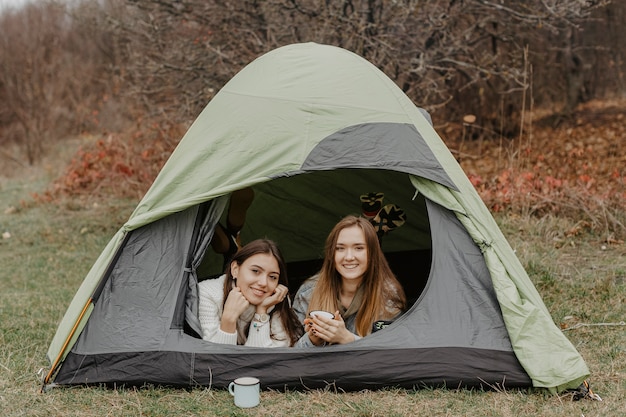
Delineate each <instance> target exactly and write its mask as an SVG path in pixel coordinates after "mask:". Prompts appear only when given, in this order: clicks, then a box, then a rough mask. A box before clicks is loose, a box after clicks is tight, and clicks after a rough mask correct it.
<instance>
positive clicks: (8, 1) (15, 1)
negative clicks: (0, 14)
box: [0, 0, 37, 10]
mask: <svg viewBox="0 0 626 417" xmlns="http://www.w3.org/2000/svg"><path fill="white" fill-rule="evenodd" d="M31 1H37V0H0V10H4V9H5V8H7V7H12V8H19V7H20V6H23V5H24V4H26V3H29V2H31Z"/></svg>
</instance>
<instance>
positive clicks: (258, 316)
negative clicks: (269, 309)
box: [253, 312, 270, 324]
mask: <svg viewBox="0 0 626 417" xmlns="http://www.w3.org/2000/svg"><path fill="white" fill-rule="evenodd" d="M253 320H254V321H256V322H257V323H261V324H265V323H267V322H268V321H270V316H269V314H267V313H266V312H264V313H259V312H257V313H254V318H253Z"/></svg>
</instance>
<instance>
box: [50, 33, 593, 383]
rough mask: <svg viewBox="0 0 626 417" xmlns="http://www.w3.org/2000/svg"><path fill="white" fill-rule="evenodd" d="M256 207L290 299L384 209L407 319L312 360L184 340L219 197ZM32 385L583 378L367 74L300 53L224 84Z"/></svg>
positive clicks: (500, 244)
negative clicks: (336, 241)
mask: <svg viewBox="0 0 626 417" xmlns="http://www.w3.org/2000/svg"><path fill="white" fill-rule="evenodd" d="M247 187H250V188H252V189H253V191H254V195H255V197H254V200H253V202H252V204H251V206H250V208H249V210H248V212H247V214H246V223H245V225H244V227H243V229H242V230H241V239H242V241H243V242H248V241H250V240H253V239H256V238H259V237H266V238H269V239H272V240H274V241H276V242H277V243H278V245H279V246H280V248H281V251H282V253H283V255H284V256H285V259H286V262H287V270H288V274H289V280H290V291H291V292H292V294H293V293H295V292H296V290H297V288H298V285H299V284H300V283H301V282H302V281H303V280H304V279H306V278H307V277H308V276H310V275H312V274H314V273H315V272H317V270H318V268H319V267H320V265H321V262H322V256H323V245H324V241H325V239H326V236H327V234H328V232H329V231H330V230H331V228H332V227H333V226H334V224H335V223H336V222H337V221H338V220H339V219H340V218H342V217H344V216H345V215H347V214H357V215H358V214H360V212H361V206H360V199H359V196H360V195H362V194H366V193H369V192H382V193H384V199H385V200H384V201H385V203H394V204H396V205H398V206H400V207H401V208H402V209H403V210H404V211H405V213H406V216H407V221H406V223H405V224H404V225H403V226H402V227H400V228H398V229H397V230H394V231H393V232H391V233H390V234H389V235H388V236H385V237H384V238H383V241H382V248H383V251H384V253H385V256H386V257H387V259H388V260H389V263H390V265H391V267H392V269H393V271H394V273H395V274H396V275H397V276H398V279H399V281H400V282H401V284H402V285H403V286H404V288H405V291H406V293H407V296H408V299H409V300H410V305H409V308H408V310H407V311H406V312H405V313H404V314H403V315H402V316H401V317H400V318H399V319H397V320H396V321H395V322H394V323H393V324H391V325H390V326H389V327H387V328H385V329H383V330H380V331H378V332H376V333H374V334H372V335H370V336H367V337H364V338H363V339H361V340H359V341H356V342H354V343H350V344H346V345H336V346H330V347H326V348H323V349H298V348H276V349H261V348H249V347H246V346H230V345H219V344H215V343H210V342H206V341H204V340H202V339H201V338H200V332H201V330H200V328H199V325H198V318H197V282H198V281H200V280H203V279H212V278H213V277H215V276H217V275H219V274H220V273H222V272H223V271H222V267H223V259H222V257H221V255H218V254H215V253H214V252H213V251H212V250H211V248H210V245H209V242H210V239H211V237H212V234H213V231H214V229H215V227H216V224H217V222H218V221H219V222H221V223H222V224H225V222H226V216H227V213H226V212H227V205H228V204H227V202H228V197H229V195H230V193H232V192H234V191H236V190H240V189H244V188H247ZM48 358H49V360H50V363H51V366H50V370H49V372H48V374H47V376H46V377H45V378H44V381H43V382H44V385H46V386H54V385H74V384H110V385H116V386H120V385H143V384H146V383H150V384H167V385H174V386H184V387H194V386H211V387H226V386H227V385H228V383H229V382H230V381H232V380H233V379H235V378H237V377H239V376H242V375H249V376H250V375H252V376H256V377H258V378H259V379H260V380H261V384H262V386H263V387H265V388H268V387H269V388H275V389H285V388H294V389H306V388H315V387H324V386H326V385H327V384H334V386H335V387H337V388H340V389H345V390H353V389H363V388H377V387H385V386H400V387H409V388H414V387H415V388H419V387H423V386H448V387H454V388H457V387H459V386H467V387H484V388H493V387H501V388H510V387H537V388H546V389H548V390H550V391H553V392H558V391H561V390H564V389H568V388H576V387H577V386H578V385H579V384H580V383H581V382H582V381H583V380H584V379H585V378H586V377H587V376H588V375H589V370H588V368H587V366H586V364H585V362H584V360H583V359H582V357H581V356H580V354H579V353H578V352H577V351H576V349H575V348H574V346H573V345H572V344H571V343H570V342H569V341H568V340H567V338H566V337H565V336H564V335H563V333H562V332H561V331H560V330H559V329H558V328H557V327H556V326H555V324H554V322H553V320H552V319H551V317H550V314H549V312H548V310H547V308H546V307H545V305H544V304H543V302H542V300H541V297H540V296H539V293H538V292H537V290H536V289H535V288H534V286H533V285H532V282H531V281H530V279H529V277H528V275H527V274H526V272H525V271H524V269H523V266H522V265H521V264H520V262H519V260H518V259H517V258H516V256H515V253H514V251H513V249H512V248H511V247H510V245H509V244H508V243H507V242H506V239H505V238H504V236H503V235H502V233H501V232H500V230H499V229H498V226H497V224H496V223H495V221H494V219H493V218H492V217H491V215H490V214H489V211H488V210H487V208H486V207H485V205H484V204H483V203H482V201H481V200H480V197H479V196H478V194H477V192H476V190H475V189H474V188H473V186H472V185H471V183H470V182H469V180H468V179H467V176H466V175H465V174H464V173H463V171H462V170H461V168H460V166H459V165H458V163H457V162H456V161H455V159H454V157H453V156H452V155H451V153H450V152H449V150H448V149H447V147H446V146H445V144H444V143H443V141H442V140H441V139H440V138H439V136H438V135H437V133H436V132H435V130H434V129H433V126H432V122H431V120H430V117H429V116H428V114H427V113H426V112H425V111H424V110H423V109H420V108H418V107H416V106H415V105H414V104H413V103H412V102H411V101H410V100H409V98H408V97H406V95H404V93H403V92H402V91H401V90H400V89H399V88H398V87H397V86H396V85H395V84H394V83H393V82H392V81H391V80H390V79H389V78H388V77H386V76H385V75H384V74H383V73H382V72H381V71H380V70H378V69H377V68H376V67H374V66H373V65H371V64H370V63H369V62H367V61H365V60H364V59H362V58H361V57H358V56H357V55H355V54H353V53H351V52H348V51H345V50H343V49H341V48H337V47H332V46H328V45H318V44H313V43H307V44H295V45H288V46H285V47H282V48H278V49H277V50H275V51H271V52H269V53H267V54H265V55H263V56H261V57H259V58H258V59H257V60H255V61H254V62H252V63H251V64H250V65H248V66H247V67H245V68H244V69H243V70H242V71H241V72H240V73H239V74H237V75H236V76H235V77H234V78H233V79H232V80H231V81H229V83H227V84H226V86H224V88H223V89H222V90H221V91H220V92H219V93H218V94H217V95H216V96H215V97H214V98H213V99H212V100H211V102H210V103H209V104H208V105H207V107H206V108H205V109H204V110H203V112H202V113H201V114H200V115H199V116H198V118H197V119H196V121H195V122H194V123H193V125H192V126H191V127H190V128H189V130H188V132H187V133H186V134H185V136H184V137H183V139H182V140H181V142H180V143H179V145H178V147H177V148H176V150H175V151H174V153H173V154H172V155H171V157H170V158H169V160H168V161H167V163H166V164H165V166H164V167H163V169H162V170H161V172H160V173H159V175H158V177H157V178H156V179H155V181H154V183H153V184H152V186H151V188H150V190H149V191H148V192H147V193H146V195H145V196H144V198H143V199H142V200H141V202H140V203H139V204H138V206H137V208H136V209H135V211H134V212H133V214H132V215H131V216H130V218H129V219H128V221H127V222H126V223H125V224H124V225H123V226H122V227H121V228H120V230H119V231H118V232H117V233H116V234H115V235H114V236H113V238H112V239H111V241H110V242H109V244H108V245H107V246H106V247H105V248H104V250H103V252H102V253H101V255H100V257H99V258H98V259H97V260H96V262H95V263H94V265H93V267H92V269H91V270H90V271H89V273H88V274H87V276H86V277H85V279H84V281H83V283H82V284H81V286H80V288H79V289H78V290H77V293H76V295H75V296H74V298H73V300H72V302H71V303H70V306H69V307H68V309H67V312H66V314H65V316H64V317H63V320H62V321H61V323H60V324H59V328H58V330H57V332H56V333H55V335H54V338H53V340H52V341H51V344H50V347H49V349H48Z"/></svg>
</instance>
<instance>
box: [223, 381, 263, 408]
mask: <svg viewBox="0 0 626 417" xmlns="http://www.w3.org/2000/svg"><path fill="white" fill-rule="evenodd" d="M228 392H230V395H232V396H233V397H235V405H236V406H237V407H241V408H250V407H256V406H257V405H259V402H260V400H261V394H260V382H259V380H258V379H257V378H253V377H251V376H244V377H241V378H237V379H235V380H234V381H233V382H231V383H230V384H228Z"/></svg>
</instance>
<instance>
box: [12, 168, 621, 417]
mask: <svg viewBox="0 0 626 417" xmlns="http://www.w3.org/2000/svg"><path fill="white" fill-rule="evenodd" d="M45 183H46V178H45V176H44V177H31V178H27V179H26V180H18V179H11V180H3V181H2V182H0V233H4V232H9V233H10V234H11V237H10V238H5V239H0V410H2V415H3V416H80V417H87V416H99V417H100V416H165V415H176V416H196V415H207V416H265V415H272V416H275V417H278V416H325V417H327V416H339V415H340V416H415V415H429V416H522V415H524V416H530V415H533V416H534V415H540V416H564V415H567V416H581V415H584V416H622V415H624V414H626V402H625V398H626V382H624V381H625V379H626V327H624V326H605V325H597V324H601V323H618V322H621V321H624V320H626V247H625V245H624V244H618V245H607V244H606V243H603V239H602V238H601V237H600V236H596V235H594V234H593V233H591V232H585V233H582V234H579V235H577V236H567V235H566V234H565V233H564V232H563V231H564V230H570V229H571V228H572V227H573V225H572V224H570V223H571V222H570V221H568V220H563V219H560V218H556V217H545V218H542V219H536V218H523V217H515V216H504V215H499V217H498V218H497V220H498V222H499V223H500V225H501V227H502V230H503V232H504V233H505V235H506V236H507V237H508V238H509V241H510V243H511V245H512V246H513V248H514V249H515V251H516V253H517V255H518V257H519V258H520V260H521V261H522V263H523V264H524V265H525V266H526V268H527V270H528V272H529V274H530V275H531V278H532V280H533V282H534V283H535V285H536V286H537V288H538V290H539V292H540V293H541V295H542V296H543V297H544V300H545V302H546V305H547V307H548V309H549V310H550V311H551V312H552V315H553V318H554V320H555V322H556V323H557V324H560V325H562V326H567V327H569V328H570V329H571V330H566V335H567V336H568V338H569V339H570V340H571V341H572V343H573V344H574V345H575V346H576V347H577V348H578V350H579V351H580V353H581V354H582V355H583V357H584V358H585V360H586V361H587V364H588V366H589V367H590V369H591V372H592V376H591V378H590V382H591V384H592V388H593V389H594V391H595V392H597V393H598V394H599V395H601V396H602V398H603V399H604V401H602V402H595V401H589V400H584V401H576V402H574V401H571V396H569V395H550V394H546V393H544V392H536V391H532V390H511V391H505V390H494V391H488V392H484V391H477V390H463V389H461V390H457V389H448V390H445V389H422V390H404V389H395V388H388V389H384V390H379V391H361V392H350V393H344V392H337V391H336V390H334V389H333V387H332V386H329V387H327V388H326V389H325V390H311V391H303V392H298V391H289V392H277V391H264V392H263V393H262V396H261V404H260V405H259V406H258V407H256V408H254V409H250V410H241V409H238V408H236V407H235V406H234V404H233V401H232V398H231V396H230V394H229V393H228V392H227V391H224V390H216V389H209V388H196V389H191V390H182V389H170V388H161V387H154V386H146V387H143V388H140V389H105V388H101V387H89V388H63V389H54V390H51V391H50V392H47V393H45V394H42V393H40V392H39V390H40V382H39V376H38V371H39V370H40V369H42V368H46V367H47V366H48V365H49V363H48V361H47V359H46V351H47V348H48V344H49V343H50V340H51V339H52V336H53V334H54V332H55V331H56V326H57V325H58V323H59V321H60V319H61V317H62V316H63V314H64V313H65V309H66V308H67V306H68V305H69V302H70V300H71V298H72V296H73V295H74V292H75V291H76V289H77V288H78V286H79V285H80V283H81V281H82V279H83V277H84V276H85V274H86V273H87V271H88V270H89V268H90V267H91V265H92V264H93V262H94V261H95V259H96V257H97V256H98V255H99V253H100V251H101V250H102V249H103V248H104V246H105V244H106V243H107V242H108V240H109V239H110V238H111V236H112V235H113V233H114V232H115V231H116V229H117V228H118V227H119V226H120V225H121V224H122V223H123V222H124V220H125V219H126V218H127V217H128V215H129V214H130V212H131V211H132V209H133V208H134V204H135V203H134V202H132V201H116V202H112V203H110V204H103V203H99V204H94V203H85V202H81V203H77V202H72V201H67V202H65V203H63V204H60V205H57V206H53V205H49V206H39V205H32V204H26V205H24V204H20V201H22V200H24V201H28V196H29V193H31V192H36V191H40V189H41V188H42V187H43V185H44V184H45ZM577 324H579V325H583V326H581V327H575V326H576V325H577Z"/></svg>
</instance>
